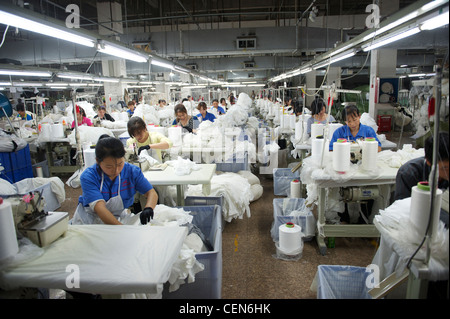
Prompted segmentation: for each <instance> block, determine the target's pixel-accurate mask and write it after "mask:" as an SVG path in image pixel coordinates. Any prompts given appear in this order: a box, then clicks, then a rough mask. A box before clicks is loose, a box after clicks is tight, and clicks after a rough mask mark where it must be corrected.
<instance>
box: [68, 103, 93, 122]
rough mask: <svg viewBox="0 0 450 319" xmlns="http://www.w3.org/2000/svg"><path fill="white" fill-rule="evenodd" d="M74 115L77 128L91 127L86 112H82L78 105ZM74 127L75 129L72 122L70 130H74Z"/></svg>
mask: <svg viewBox="0 0 450 319" xmlns="http://www.w3.org/2000/svg"><path fill="white" fill-rule="evenodd" d="M76 113H77V124H78V126H81V125H87V126H92V122H91V120H90V119H89V118H88V117H86V112H85V111H84V109H83V108H82V107H79V106H78V105H76ZM74 127H75V121H73V122H72V128H74Z"/></svg>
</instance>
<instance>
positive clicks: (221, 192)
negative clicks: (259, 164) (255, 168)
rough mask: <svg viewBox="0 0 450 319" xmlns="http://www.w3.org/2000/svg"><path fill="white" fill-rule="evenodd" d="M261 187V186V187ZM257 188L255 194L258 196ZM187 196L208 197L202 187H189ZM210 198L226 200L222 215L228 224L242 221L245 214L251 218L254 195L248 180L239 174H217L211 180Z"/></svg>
mask: <svg viewBox="0 0 450 319" xmlns="http://www.w3.org/2000/svg"><path fill="white" fill-rule="evenodd" d="M260 186H261V185H260ZM254 188H255V194H257V192H256V189H257V188H258V187H257V186H255V187H254ZM186 195H187V196H206V195H205V194H203V192H202V185H189V187H188V189H187V192H186ZM208 196H213V197H220V196H222V197H223V198H224V202H223V207H222V214H223V217H224V219H225V220H226V221H227V222H231V220H233V219H235V218H239V219H242V218H243V215H244V214H247V217H250V216H251V214H250V202H251V201H252V200H253V198H254V195H253V193H252V188H251V185H250V183H249V181H248V180H247V178H245V177H243V176H241V175H239V174H237V173H222V174H216V175H214V176H213V177H212V179H211V192H210V194H209V195H208Z"/></svg>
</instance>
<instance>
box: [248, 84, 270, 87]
mask: <svg viewBox="0 0 450 319" xmlns="http://www.w3.org/2000/svg"><path fill="white" fill-rule="evenodd" d="M247 86H254V87H256V86H259V87H263V86H266V85H265V84H247Z"/></svg>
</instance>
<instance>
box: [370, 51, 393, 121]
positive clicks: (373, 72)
mask: <svg viewBox="0 0 450 319" xmlns="http://www.w3.org/2000/svg"><path fill="white" fill-rule="evenodd" d="M370 54H371V56H370V87H369V89H370V90H369V115H370V116H371V117H372V118H373V119H375V120H376V117H377V107H376V105H377V104H378V103H379V101H378V97H379V95H380V87H379V79H380V78H393V77H396V68H397V50H396V49H378V50H372V51H371V53H370Z"/></svg>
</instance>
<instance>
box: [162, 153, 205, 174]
mask: <svg viewBox="0 0 450 319" xmlns="http://www.w3.org/2000/svg"><path fill="white" fill-rule="evenodd" d="M165 163H166V164H167V165H170V166H172V167H173V170H174V172H175V174H176V175H178V176H183V175H189V174H190V173H191V172H192V171H198V170H199V169H200V167H199V166H198V165H197V163H195V162H193V161H191V160H190V159H183V158H182V157H180V156H178V158H177V159H176V160H173V161H166V162H165Z"/></svg>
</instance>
